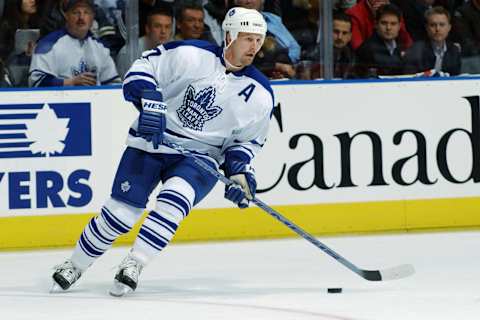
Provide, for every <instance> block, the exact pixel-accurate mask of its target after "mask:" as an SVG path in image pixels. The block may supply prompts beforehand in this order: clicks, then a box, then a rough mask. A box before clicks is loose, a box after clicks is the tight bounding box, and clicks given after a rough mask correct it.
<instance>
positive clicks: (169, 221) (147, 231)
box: [131, 178, 195, 265]
mask: <svg viewBox="0 0 480 320" xmlns="http://www.w3.org/2000/svg"><path fill="white" fill-rule="evenodd" d="M194 197H195V192H194V190H193V188H192V187H191V186H190V184H188V183H187V182H186V181H185V180H183V179H181V178H172V179H169V180H168V181H167V182H166V183H165V184H164V186H163V188H162V191H161V192H160V194H159V195H158V197H157V205H156V208H155V211H151V212H150V213H149V214H148V216H147V217H146V218H145V221H144V222H143V224H142V227H141V228H140V231H139V233H138V236H137V239H136V240H135V244H134V246H133V249H132V252H131V254H132V256H133V257H134V258H136V259H137V260H139V261H140V262H141V263H142V264H143V265H146V264H148V263H149V262H150V261H151V260H152V259H153V258H154V256H155V255H156V254H158V253H159V252H160V251H162V250H163V249H164V248H165V247H166V246H167V245H168V243H169V242H170V240H172V238H173V236H174V235H175V233H176V231H177V228H178V225H179V224H180V222H181V221H182V220H183V219H184V218H185V217H186V216H187V215H188V213H189V212H190V209H191V207H192V203H193V199H194Z"/></svg>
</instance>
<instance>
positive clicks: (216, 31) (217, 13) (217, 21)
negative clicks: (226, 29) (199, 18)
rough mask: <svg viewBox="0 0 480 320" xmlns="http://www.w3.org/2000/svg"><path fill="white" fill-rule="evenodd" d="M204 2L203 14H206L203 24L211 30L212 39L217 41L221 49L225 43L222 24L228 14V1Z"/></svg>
mask: <svg viewBox="0 0 480 320" xmlns="http://www.w3.org/2000/svg"><path fill="white" fill-rule="evenodd" d="M203 2H204V5H203V13H204V14H205V17H204V19H203V22H204V23H205V24H206V25H207V26H208V28H209V29H210V33H211V35H212V38H213V39H214V40H215V43H216V44H217V46H219V47H220V46H222V43H223V31H222V22H223V18H224V17H225V14H226V13H227V8H228V1H227V0H205V1H203Z"/></svg>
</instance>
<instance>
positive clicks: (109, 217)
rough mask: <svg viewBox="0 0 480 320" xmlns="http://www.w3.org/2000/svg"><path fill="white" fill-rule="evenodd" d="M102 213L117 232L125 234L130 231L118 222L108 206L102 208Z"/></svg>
mask: <svg viewBox="0 0 480 320" xmlns="http://www.w3.org/2000/svg"><path fill="white" fill-rule="evenodd" d="M102 215H103V218H104V219H105V221H106V222H107V224H108V226H109V227H110V228H111V229H112V231H114V232H115V233H117V234H119V235H120V234H124V233H127V232H128V229H125V228H124V227H122V226H121V225H120V224H118V223H117V222H116V221H115V220H114V219H113V217H112V215H111V214H110V213H109V212H108V210H107V208H105V207H103V208H102Z"/></svg>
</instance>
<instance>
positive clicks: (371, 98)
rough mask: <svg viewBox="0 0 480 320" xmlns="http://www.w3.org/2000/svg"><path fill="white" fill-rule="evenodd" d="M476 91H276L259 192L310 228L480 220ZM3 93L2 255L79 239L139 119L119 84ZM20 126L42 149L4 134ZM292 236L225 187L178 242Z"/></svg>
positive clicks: (470, 84) (406, 84) (449, 85)
mask: <svg viewBox="0 0 480 320" xmlns="http://www.w3.org/2000/svg"><path fill="white" fill-rule="evenodd" d="M479 84H480V82H479V79H476V78H473V79H458V80H438V81H387V82H353V83H346V82H343V83H338V82H330V83H326V82H308V83H294V84H292V83H289V84H287V83H276V84H275V85H274V86H273V88H274V91H275V94H276V105H277V108H276V112H275V113H274V117H273V118H272V125H271V130H270V135H269V140H268V142H267V144H266V145H265V147H264V150H263V151H262V153H261V154H260V155H259V156H258V157H257V159H256V161H255V167H256V171H257V180H258V184H259V185H258V187H259V189H260V193H259V194H258V196H259V198H261V199H262V200H263V201H264V202H266V203H268V204H269V205H271V206H272V207H274V208H276V209H277V210H279V211H280V212H281V213H282V214H284V215H285V216H286V217H288V218H289V219H291V220H292V221H294V222H295V223H298V224H299V225H300V226H302V227H304V228H305V230H306V231H308V232H311V233H313V234H337V233H359V232H382V231H409V230H424V229H437V228H464V227H478V226H480V215H479V214H478V208H480V188H479V182H480V103H479V97H478V93H479V92H480V90H479V89H480V86H479ZM373 91H375V94H372V92H373ZM0 97H1V100H0V101H1V103H0V137H3V138H1V139H3V140H1V141H0V146H2V147H0V163H1V169H0V230H1V231H2V232H1V233H0V248H4V249H7V248H32V247H48V246H69V245H72V244H74V243H75V241H76V239H77V238H78V236H79V234H80V232H81V230H82V228H83V227H84V225H85V224H86V223H87V222H88V220H89V219H90V218H91V217H92V216H93V215H94V213H95V212H97V211H98V210H99V208H100V207H101V206H102V204H103V202H104V200H105V199H106V198H107V197H108V196H109V191H110V185H111V181H112V178H113V175H114V173H115V168H116V165H117V163H118V161H119V158H120V156H121V153H122V151H123V149H124V142H125V137H126V134H127V131H128V127H129V125H130V123H131V122H132V121H133V120H134V119H135V117H136V111H135V110H134V108H133V107H131V106H129V105H128V104H127V103H125V102H124V101H123V98H122V94H121V90H120V89H119V88H118V87H103V88H96V89H94V90H79V89H75V90H63V89H57V90H9V91H0ZM32 114H33V115H34V116H31V115H32ZM2 115H4V116H3V117H2ZM5 115H6V116H5ZM29 117H30V119H29ZM5 119H6V120H5ZM19 122H22V123H23V124H24V125H25V126H24V127H26V128H28V130H27V136H28V137H29V139H30V140H28V141H32V139H33V141H35V143H34V144H30V146H28V145H29V144H28V143H27V144H25V143H23V144H22V142H23V141H22V140H21V139H20V140H14V139H13V140H12V139H10V140H9V139H8V138H9V137H10V134H11V133H18V132H15V131H8V132H6V131H5V130H7V129H8V128H9V127H8V126H9V125H12V124H18V123H19ZM35 124H36V125H37V126H36V127H38V126H40V127H42V128H45V127H47V128H49V131H48V132H49V134H48V135H47V136H45V135H44V134H42V133H39V132H38V131H35V130H30V128H35ZM5 128H7V129H5ZM8 130H11V129H8ZM50 132H51V133H50ZM24 140H25V139H24ZM47 155H48V157H47ZM152 205H153V204H152V203H150V204H149V207H152ZM135 233H136V231H135V230H134V231H132V232H131V235H128V236H126V237H123V238H121V239H119V243H129V242H131V241H132V239H133V235H134V234H135ZM292 235H293V233H292V232H291V231H290V230H289V229H287V228H286V227H285V226H283V225H282V224H281V223H279V222H278V221H275V219H273V218H272V217H270V216H269V215H268V214H267V213H264V212H262V211H261V210H259V209H255V208H251V209H248V210H245V211H240V210H238V209H236V208H234V207H233V206H232V205H231V204H230V203H228V202H227V201H226V200H224V199H223V186H221V185H220V184H218V185H217V186H216V187H215V189H214V190H213V192H212V193H211V194H210V195H209V196H208V197H207V198H206V199H205V200H204V201H203V202H202V203H201V204H200V206H199V207H198V208H196V209H195V210H194V211H193V212H192V213H191V215H190V216H189V217H188V219H186V220H185V221H184V222H183V226H182V228H181V229H180V231H179V233H178V234H177V236H176V238H175V241H191V240H219V239H245V238H268V237H284V236H292Z"/></svg>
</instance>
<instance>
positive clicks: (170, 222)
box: [148, 211, 178, 233]
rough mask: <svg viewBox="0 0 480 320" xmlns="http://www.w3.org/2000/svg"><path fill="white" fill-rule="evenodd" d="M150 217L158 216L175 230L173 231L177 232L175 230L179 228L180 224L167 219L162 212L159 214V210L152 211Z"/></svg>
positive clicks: (157, 217)
mask: <svg viewBox="0 0 480 320" xmlns="http://www.w3.org/2000/svg"><path fill="white" fill-rule="evenodd" d="M148 216H149V217H152V218H156V219H158V220H159V221H161V222H163V223H165V224H166V225H168V226H169V227H170V228H171V229H172V230H173V233H175V231H176V230H177V228H178V225H177V224H176V223H174V222H172V221H170V220H167V219H165V218H164V217H162V216H161V215H160V214H158V213H157V212H155V211H150V214H149V215H148Z"/></svg>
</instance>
